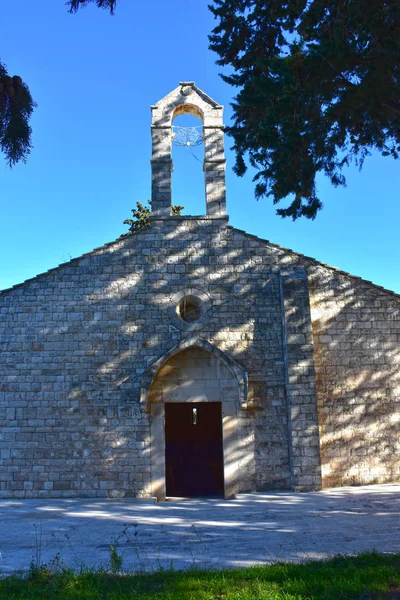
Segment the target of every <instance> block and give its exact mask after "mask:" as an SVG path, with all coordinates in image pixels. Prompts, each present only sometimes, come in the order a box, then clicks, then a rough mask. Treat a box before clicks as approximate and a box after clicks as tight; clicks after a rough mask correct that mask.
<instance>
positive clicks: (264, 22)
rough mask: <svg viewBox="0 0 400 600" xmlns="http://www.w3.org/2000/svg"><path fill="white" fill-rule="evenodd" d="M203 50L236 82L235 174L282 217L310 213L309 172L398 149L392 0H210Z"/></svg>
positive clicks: (396, 6)
mask: <svg viewBox="0 0 400 600" xmlns="http://www.w3.org/2000/svg"><path fill="white" fill-rule="evenodd" d="M210 10H211V11H212V13H213V14H214V16H215V18H216V19H217V25H216V27H215V28H214V29H213V31H212V33H211V35H210V48H211V49H212V50H214V51H215V52H216V53H217V54H218V55H219V60H218V64H220V65H223V66H225V67H228V74H224V75H222V77H223V79H224V80H225V81H226V82H228V83H229V84H230V85H232V86H235V87H237V88H239V92H238V94H237V96H236V97H235V99H234V102H233V104H232V107H233V111H234V112H233V125H232V127H230V128H228V133H229V134H230V135H231V136H232V137H233V140H234V149H235V151H236V164H235V167H234V168H235V172H236V173H237V174H238V175H243V174H244V173H245V171H246V169H247V164H250V165H252V166H254V167H256V168H257V170H258V171H257V174H256V176H255V178H254V179H255V182H256V186H255V194H256V197H257V198H261V197H270V198H272V200H273V203H274V204H278V203H279V202H281V201H282V200H286V203H287V207H286V208H279V209H278V210H277V213H278V214H279V215H281V216H282V217H291V218H292V219H297V218H298V217H301V216H304V217H307V218H311V219H313V218H314V217H315V216H316V214H317V212H318V210H319V209H320V208H321V207H322V203H321V201H320V199H319V198H318V195H317V190H316V183H315V182H316V175H317V174H318V173H320V172H321V173H323V174H325V175H326V176H328V177H329V179H330V181H331V182H332V184H333V185H334V186H337V185H344V184H345V178H344V176H343V173H342V169H343V167H344V166H345V165H348V164H349V163H350V161H351V160H352V159H355V162H356V164H357V165H358V166H359V167H360V168H361V167H362V165H363V161H364V159H365V157H366V156H368V155H369V154H370V152H371V150H378V151H379V152H380V153H381V154H382V155H383V156H392V157H393V158H395V159H397V158H398V157H399V152H400V2H399V0H379V1H378V0H368V1H367V0H267V1H266V0H213V5H212V6H210Z"/></svg>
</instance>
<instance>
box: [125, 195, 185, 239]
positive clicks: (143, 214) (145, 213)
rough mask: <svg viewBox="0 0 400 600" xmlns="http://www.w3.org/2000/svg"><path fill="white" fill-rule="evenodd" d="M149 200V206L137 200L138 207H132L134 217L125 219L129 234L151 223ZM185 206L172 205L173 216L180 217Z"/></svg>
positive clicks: (149, 203) (149, 202) (149, 201)
mask: <svg viewBox="0 0 400 600" xmlns="http://www.w3.org/2000/svg"><path fill="white" fill-rule="evenodd" d="M147 202H148V205H149V206H145V205H144V204H142V203H141V202H136V208H132V217H133V219H125V221H124V225H129V230H128V232H127V234H129V233H133V232H134V231H136V230H137V229H141V228H142V227H147V225H148V224H149V222H150V221H149V217H150V214H151V200H148V201H147ZM184 208H185V207H184V206H179V205H172V206H171V215H172V216H173V217H179V216H180V215H181V213H182V210H183V209H184ZM127 234H125V235H127Z"/></svg>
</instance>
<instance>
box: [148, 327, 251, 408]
mask: <svg viewBox="0 0 400 600" xmlns="http://www.w3.org/2000/svg"><path fill="white" fill-rule="evenodd" d="M188 348H202V349H203V350H206V351H207V352H209V353H210V354H213V355H214V356H216V357H217V358H218V359H219V360H221V361H222V362H223V363H224V364H225V365H226V366H227V367H228V369H229V371H230V372H231V373H232V375H233V376H234V378H235V380H236V382H237V385H238V406H239V407H240V408H242V409H246V408H247V396H248V376H247V372H246V370H245V369H244V368H243V367H241V366H240V365H239V364H238V363H237V362H235V361H234V360H233V359H232V358H231V357H230V356H228V355H227V354H226V353H225V352H222V350H220V349H219V348H217V347H216V346H214V345H213V344H211V343H210V342H208V341H207V340H203V339H200V338H195V339H189V340H182V341H181V342H180V343H179V344H177V345H176V346H174V347H173V348H171V349H170V350H169V351H168V352H167V353H166V354H164V356H162V357H161V358H159V359H158V360H156V361H155V362H154V363H153V364H152V365H150V366H149V367H148V368H147V369H146V370H145V371H144V373H143V374H142V385H141V389H140V405H141V407H142V408H143V409H144V410H145V411H148V409H149V407H148V399H149V390H150V387H151V384H152V383H153V380H154V378H155V376H156V374H157V372H158V371H159V369H160V368H161V367H162V366H163V365H164V364H165V363H166V362H167V361H168V360H169V359H170V358H171V357H172V356H174V355H175V354H179V352H182V350H187V349H188Z"/></svg>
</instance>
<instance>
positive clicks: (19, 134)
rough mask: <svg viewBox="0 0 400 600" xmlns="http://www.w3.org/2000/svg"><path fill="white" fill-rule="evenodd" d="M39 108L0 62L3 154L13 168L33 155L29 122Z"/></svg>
mask: <svg viewBox="0 0 400 600" xmlns="http://www.w3.org/2000/svg"><path fill="white" fill-rule="evenodd" d="M35 106H36V105H35V103H34V101H33V100H32V96H31V94H30V92H29V88H28V86H27V85H26V84H25V83H24V82H23V81H22V79H21V77H19V76H18V75H14V76H13V77H10V75H9V74H8V71H7V68H6V66H5V64H3V63H2V62H0V150H1V151H2V152H3V154H4V155H5V158H6V161H7V163H8V164H9V166H10V167H12V166H13V165H15V164H16V163H17V162H18V161H20V160H22V161H24V162H25V161H26V158H27V156H28V154H29V153H30V151H31V148H32V144H31V128H30V125H29V119H30V116H31V114H32V112H33V109H34V107H35Z"/></svg>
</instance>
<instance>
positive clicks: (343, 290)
mask: <svg viewBox="0 0 400 600" xmlns="http://www.w3.org/2000/svg"><path fill="white" fill-rule="evenodd" d="M286 267H290V268H293V269H295V268H299V269H300V268H303V269H306V270H308V271H309V273H310V274H311V280H312V315H313V321H314V324H313V335H314V343H315V347H316V356H315V360H316V371H317V389H318V402H319V415H320V433H321V443H322V446H321V448H322V449H321V452H322V460H323V469H324V484H325V485H326V486H329V485H341V484H345V483H367V482H372V481H380V482H383V481H388V480H396V479H397V478H398V476H399V472H398V469H399V467H398V461H397V456H398V443H399V441H398V440H399V435H398V421H396V410H398V409H396V402H397V403H398V398H399V364H400V362H399V361H400V347H399V334H400V329H399V325H400V319H399V300H398V299H397V297H393V296H390V295H388V294H385V293H383V292H381V291H378V290H377V288H372V287H368V286H367V285H366V284H363V283H361V282H356V283H354V281H355V280H353V279H351V280H350V279H348V278H346V277H343V276H341V275H339V274H337V273H334V274H333V272H331V271H329V269H322V270H320V271H319V267H318V266H316V264H315V263H313V262H312V261H307V260H306V259H305V258H304V257H301V256H299V255H295V254H293V253H291V252H290V251H285V250H283V249H278V248H277V247H276V246H273V245H268V244H267V243H265V242H263V241H258V240H256V238H254V237H252V236H245V235H244V234H242V233H240V232H237V231H235V230H233V229H230V228H226V227H225V225H224V223H223V222H222V224H221V221H218V220H216V221H212V220H210V221H191V220H188V219H186V220H185V219H179V218H177V219H175V220H170V221H166V222H164V223H163V224H162V225H160V224H157V222H154V223H152V224H151V226H150V227H148V228H146V229H142V230H139V231H138V232H137V233H135V234H133V235H131V236H127V237H125V238H121V239H120V240H117V242H114V243H112V244H109V245H107V246H105V247H103V248H100V249H98V250H97V251H95V252H94V253H91V254H89V255H87V256H83V257H82V258H78V259H74V260H72V261H71V262H69V263H67V264H65V265H62V266H60V267H59V268H57V269H55V270H53V271H50V272H48V273H46V274H44V275H41V276H39V277H38V278H36V279H34V280H33V281H32V282H28V283H25V284H23V285H22V286H20V287H18V288H16V289H14V290H12V291H10V292H4V293H3V294H2V296H1V300H2V307H3V310H4V308H5V311H4V312H3V313H2V314H7V315H8V316H9V317H10V319H9V321H8V325H6V326H5V329H4V330H5V332H6V333H5V336H6V338H7V341H6V342H5V343H4V344H2V345H1V350H2V363H3V368H4V377H3V378H2V379H1V383H0V398H1V400H2V406H3V408H2V409H1V410H2V411H3V413H4V417H5V415H6V412H5V411H6V407H7V427H6V428H5V429H4V432H3V436H4V446H3V447H4V450H3V456H4V457H5V458H4V463H3V465H4V468H3V471H2V473H1V474H0V485H1V490H0V492H1V493H4V491H5V490H6V489H8V490H10V492H11V493H12V494H13V496H14V497H30V496H31V497H34V496H36V497H37V496H40V495H42V496H53V497H56V496H71V497H72V496H76V495H82V496H100V497H101V496H109V497H115V496H123V495H126V496H136V495H138V496H143V495H150V441H149V440H150V427H149V419H148V415H147V414H146V413H145V412H144V411H143V410H142V409H141V407H140V402H139V397H140V386H141V376H142V373H143V372H144V371H145V370H146V369H147V368H148V367H149V365H151V364H153V363H154V362H155V361H156V360H158V359H159V358H160V357H161V356H163V355H165V354H166V353H167V352H168V351H169V350H170V349H171V348H172V347H174V346H175V345H177V344H178V343H179V342H180V341H181V340H182V339H185V338H188V337H190V336H193V335H199V336H200V337H202V338H204V339H207V340H209V341H210V342H211V343H212V344H214V345H215V346H216V347H217V348H219V349H220V350H221V351H223V352H226V353H227V354H228V355H229V356H231V357H232V358H233V359H234V360H235V361H236V362H237V363H238V364H239V365H241V366H243V367H244V368H245V369H246V370H247V372H248V374H249V404H248V409H247V411H243V412H242V415H241V418H242V424H241V429H240V432H239V446H240V447H241V448H242V450H243V453H244V454H246V456H247V457H251V460H250V459H248V460H247V462H246V464H244V465H243V466H244V470H245V471H246V477H245V480H244V484H243V487H242V490H246V489H253V490H254V489H257V490H263V489H274V488H275V489H279V488H280V489H282V488H289V487H290V465H289V459H288V430H287V408H286V404H285V402H286V401H285V367H284V356H283V333H282V312H281V299H280V295H279V294H280V292H279V290H280V286H279V272H280V270H281V269H283V268H286ZM328 273H329V275H327V274H328ZM192 287H197V288H200V289H202V290H203V291H204V292H206V293H207V294H209V295H210V297H211V298H212V308H211V309H210V314H209V315H208V318H207V320H206V321H205V322H204V324H203V325H202V328H201V330H199V331H197V332H195V333H193V332H191V331H189V330H185V329H179V328H178V327H176V326H175V324H174V323H173V322H172V321H171V320H170V317H169V315H170V311H171V302H172V299H173V297H174V295H176V294H177V293H178V292H181V291H182V289H185V288H192ZM7 311H9V312H7ZM381 317H382V318H381ZM397 414H398V413H397ZM396 465H397V466H396Z"/></svg>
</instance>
